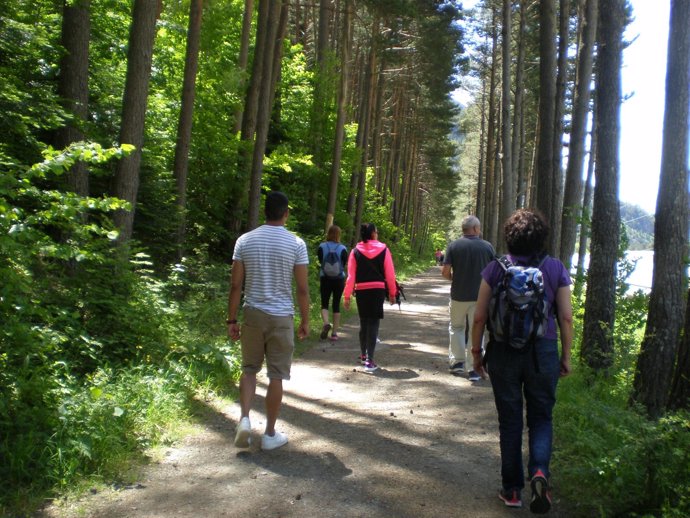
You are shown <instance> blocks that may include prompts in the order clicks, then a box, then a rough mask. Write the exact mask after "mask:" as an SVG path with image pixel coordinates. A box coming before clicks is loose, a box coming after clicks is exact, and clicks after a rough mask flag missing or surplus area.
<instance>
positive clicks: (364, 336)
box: [359, 316, 381, 361]
mask: <svg viewBox="0 0 690 518" xmlns="http://www.w3.org/2000/svg"><path fill="white" fill-rule="evenodd" d="M380 322H381V319H380V318H372V317H362V316H360V317H359V348H360V349H361V351H362V354H364V355H366V357H367V358H369V359H370V360H372V361H373V359H374V349H376V338H378V336H379V323H380Z"/></svg>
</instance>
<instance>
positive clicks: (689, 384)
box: [668, 290, 690, 410]
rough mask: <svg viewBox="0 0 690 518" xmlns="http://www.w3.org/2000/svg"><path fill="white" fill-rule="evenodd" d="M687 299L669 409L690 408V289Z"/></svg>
mask: <svg viewBox="0 0 690 518" xmlns="http://www.w3.org/2000/svg"><path fill="white" fill-rule="evenodd" d="M685 301H686V302H685V325H684V326H683V338H682V339H681V341H680V346H679V348H678V358H677V360H676V368H675V371H674V374H673V383H672V384H671V395H670V396H669V399H668V408H669V410H680V409H683V410H690V290H688V293H687V294H686V297H685Z"/></svg>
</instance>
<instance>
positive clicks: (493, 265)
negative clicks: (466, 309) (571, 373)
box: [482, 255, 572, 339]
mask: <svg viewBox="0 0 690 518" xmlns="http://www.w3.org/2000/svg"><path fill="white" fill-rule="evenodd" d="M507 257H508V259H510V262H512V263H513V264H515V265H520V266H528V265H530V264H534V262H533V259H532V257H529V256H521V255H508V256H507ZM539 269H540V270H541V273H542V275H543V276H544V291H545V293H546V300H548V301H549V303H550V305H551V311H550V313H549V321H548V324H547V327H546V334H545V335H544V338H551V339H556V338H558V333H557V331H556V316H555V306H556V304H555V300H556V292H557V291H558V289H559V288H562V287H563V286H570V285H571V284H572V281H571V280H570V275H568V270H566V269H565V266H563V263H562V262H561V261H559V260H558V259H556V258H554V257H547V258H546V260H545V261H544V264H542V265H541V268H539ZM482 278H483V279H484V280H485V281H486V282H487V284H488V285H489V286H491V289H492V290H493V288H494V286H496V284H498V282H499V281H500V280H501V279H502V278H503V268H501V265H500V264H498V261H491V262H490V263H489V264H488V265H486V268H484V269H483V270H482Z"/></svg>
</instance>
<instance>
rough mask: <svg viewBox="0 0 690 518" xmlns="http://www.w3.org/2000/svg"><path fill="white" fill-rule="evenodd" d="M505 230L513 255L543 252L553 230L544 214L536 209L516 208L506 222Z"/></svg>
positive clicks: (509, 248)
mask: <svg viewBox="0 0 690 518" xmlns="http://www.w3.org/2000/svg"><path fill="white" fill-rule="evenodd" d="M503 230H504V234H505V239H506V245H507V246H508V252H510V253H511V254H512V255H538V254H540V253H542V252H543V251H544V250H545V249H546V240H547V239H548V237H549V232H550V231H551V229H550V228H549V225H548V223H547V222H546V218H545V217H544V215H543V214H542V213H541V212H539V211H538V210H536V209H518V210H516V211H515V212H513V213H512V214H511V215H510V217H509V218H508V219H507V220H506V222H505V223H504V225H503Z"/></svg>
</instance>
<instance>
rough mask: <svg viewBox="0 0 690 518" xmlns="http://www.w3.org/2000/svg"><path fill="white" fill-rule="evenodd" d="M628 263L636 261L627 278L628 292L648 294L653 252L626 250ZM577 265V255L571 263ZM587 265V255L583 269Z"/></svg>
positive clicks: (652, 268) (652, 270)
mask: <svg viewBox="0 0 690 518" xmlns="http://www.w3.org/2000/svg"><path fill="white" fill-rule="evenodd" d="M625 256H626V258H627V259H628V260H630V261H635V260H636V261H637V262H636V263H635V269H634V270H633V272H632V273H631V274H630V277H628V284H629V285H630V290H629V291H630V292H631V293H632V292H634V291H637V290H642V291H644V292H645V293H649V291H650V290H651V289H652V274H653V272H654V251H653V250H628V251H627V252H626V254H625ZM572 264H577V254H575V255H574V256H573V263H572ZM588 264H589V254H587V256H585V268H586V267H587V265H588Z"/></svg>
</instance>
